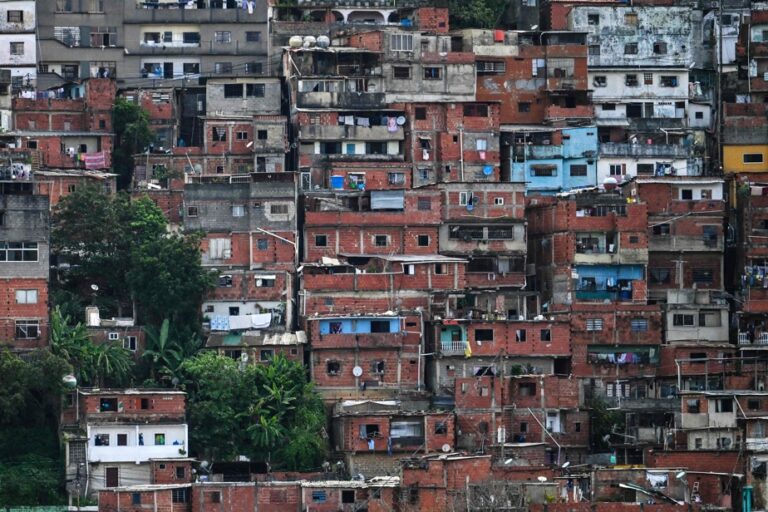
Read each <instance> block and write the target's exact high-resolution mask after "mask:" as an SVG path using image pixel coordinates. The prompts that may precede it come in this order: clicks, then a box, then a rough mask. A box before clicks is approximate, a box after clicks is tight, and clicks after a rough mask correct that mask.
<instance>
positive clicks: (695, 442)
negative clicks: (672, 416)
mask: <svg viewBox="0 0 768 512" xmlns="http://www.w3.org/2000/svg"><path fill="white" fill-rule="evenodd" d="M688 412H691V411H690V410H689V411H688ZM696 412H698V407H697V411H696ZM693 446H694V448H696V449H697V450H700V449H702V448H703V447H704V443H703V441H702V439H701V438H700V437H697V438H695V439H694V440H693Z"/></svg>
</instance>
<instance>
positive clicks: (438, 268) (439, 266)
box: [435, 263, 448, 275]
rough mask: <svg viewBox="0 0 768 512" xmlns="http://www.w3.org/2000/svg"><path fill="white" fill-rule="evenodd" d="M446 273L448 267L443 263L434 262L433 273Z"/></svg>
mask: <svg viewBox="0 0 768 512" xmlns="http://www.w3.org/2000/svg"><path fill="white" fill-rule="evenodd" d="M447 273H448V268H447V265H446V264H445V263H435V275H444V274H447Z"/></svg>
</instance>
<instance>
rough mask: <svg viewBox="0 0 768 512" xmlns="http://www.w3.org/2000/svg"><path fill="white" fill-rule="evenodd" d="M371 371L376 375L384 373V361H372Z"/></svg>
mask: <svg viewBox="0 0 768 512" xmlns="http://www.w3.org/2000/svg"><path fill="white" fill-rule="evenodd" d="M371 373H373V374H374V375H383V374H384V361H373V362H372V363H371Z"/></svg>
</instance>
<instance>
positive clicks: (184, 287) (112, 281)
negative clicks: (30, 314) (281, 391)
mask: <svg viewBox="0 0 768 512" xmlns="http://www.w3.org/2000/svg"><path fill="white" fill-rule="evenodd" d="M52 240H53V249H54V251H55V253H56V255H57V256H58V257H59V258H62V259H65V260H67V261H68V262H69V263H71V270H69V271H67V272H65V273H64V274H63V276H61V278H60V279H59V280H57V281H58V282H57V285H58V286H59V287H60V288H61V289H63V290H67V291H69V292H70V293H72V294H80V295H85V294H88V293H93V292H92V290H91V285H93V284H96V285H98V288H99V289H98V297H99V298H100V300H102V301H107V303H108V304H109V306H110V310H113V312H114V313H115V314H117V316H123V311H124V310H125V309H127V308H129V307H130V308H131V309H132V310H133V314H134V318H136V320H138V321H140V322H143V323H147V324H151V325H160V324H161V323H162V321H163V320H164V319H166V318H168V319H169V321H170V323H171V326H172V327H175V328H174V329H172V330H173V332H176V333H178V334H179V335H181V334H184V336H183V338H185V339H187V338H191V337H192V335H193V334H194V332H195V331H194V330H193V331H190V330H189V329H188V327H187V326H190V325H193V326H197V325H199V321H198V319H199V305H200V303H201V301H202V295H203V293H204V292H205V291H206V290H207V289H208V288H209V287H211V286H213V277H212V276H211V275H209V273H207V272H206V271H204V269H203V268H202V265H201V258H200V249H199V246H200V240H201V237H200V235H182V234H168V223H167V221H166V219H165V217H164V216H163V212H162V210H160V209H159V208H158V207H157V205H155V203H154V202H153V201H152V200H151V199H150V198H149V197H147V196H143V197H140V198H135V199H131V198H130V197H129V196H128V195H127V194H123V193H121V194H117V195H116V196H108V195H105V194H103V193H101V191H100V190H98V189H96V188H93V187H81V188H78V189H76V190H75V192H74V193H73V194H71V195H70V196H67V197H65V198H64V199H63V200H62V201H61V202H60V203H59V205H57V208H56V210H55V211H54V215H53V230H52ZM54 293H56V294H57V295H58V296H65V297H66V296H67V295H66V294H64V293H62V292H61V291H59V290H57V291H55V292H54ZM108 299H111V300H108ZM94 301H96V296H95V295H94ZM70 309H73V308H71V307H70Z"/></svg>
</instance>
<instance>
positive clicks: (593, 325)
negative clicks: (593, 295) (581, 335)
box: [587, 318, 603, 331]
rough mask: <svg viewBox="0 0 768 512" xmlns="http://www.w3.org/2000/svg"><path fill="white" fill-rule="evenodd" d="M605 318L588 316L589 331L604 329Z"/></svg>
mask: <svg viewBox="0 0 768 512" xmlns="http://www.w3.org/2000/svg"><path fill="white" fill-rule="evenodd" d="M602 330H603V319H602V318H587V331H602Z"/></svg>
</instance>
